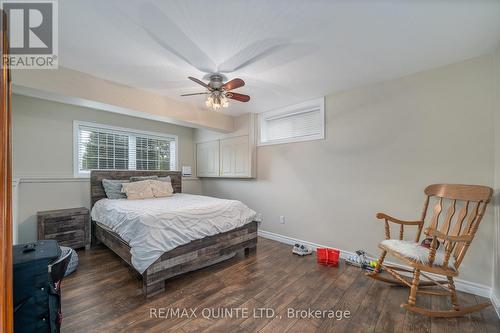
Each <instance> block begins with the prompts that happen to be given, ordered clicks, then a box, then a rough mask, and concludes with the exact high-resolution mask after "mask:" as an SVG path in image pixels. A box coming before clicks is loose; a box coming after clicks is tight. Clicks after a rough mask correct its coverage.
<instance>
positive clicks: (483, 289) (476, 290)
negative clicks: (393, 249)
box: [258, 230, 500, 313]
mask: <svg viewBox="0 0 500 333" xmlns="http://www.w3.org/2000/svg"><path fill="white" fill-rule="evenodd" d="M258 234H259V236H261V237H264V238H268V239H272V240H275V241H278V242H280V243H285V244H291V245H293V244H295V243H301V244H304V245H307V246H310V247H312V248H313V249H314V250H316V249H317V248H318V247H329V246H325V245H321V244H316V243H311V242H308V241H305V240H301V239H297V238H292V237H288V236H283V235H279V234H275V233H273V232H269V231H265V230H259V231H258ZM339 250H340V257H341V258H342V259H346V258H347V257H349V256H351V255H353V254H354V252H350V251H345V250H342V249H339ZM372 259H374V260H375V259H376V258H372ZM387 263H389V264H391V265H395V266H400V267H405V268H409V267H408V266H404V265H401V264H398V263H392V262H387ZM428 275H430V276H432V277H435V276H436V275H433V274H428ZM455 288H456V289H457V290H459V291H464V292H466V293H470V294H474V295H478V296H482V297H487V298H490V299H491V300H492V303H493V305H494V306H495V307H496V308H497V313H498V305H500V303H499V300H498V299H495V300H494V299H493V294H492V292H491V287H488V286H485V285H482V284H479V283H475V282H470V281H465V280H461V279H455ZM495 301H496V305H495Z"/></svg>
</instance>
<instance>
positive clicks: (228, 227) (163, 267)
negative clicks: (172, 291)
mask: <svg viewBox="0 0 500 333" xmlns="http://www.w3.org/2000/svg"><path fill="white" fill-rule="evenodd" d="M153 175H155V176H158V177H166V176H169V177H170V179H171V182H172V187H173V189H174V196H173V197H170V198H165V199H163V200H165V202H160V201H159V200H161V199H150V200H149V201H148V199H145V200H144V202H142V201H141V200H126V199H122V200H110V199H107V197H106V193H105V191H104V187H103V185H102V180H103V179H114V180H116V179H120V180H128V179H129V178H130V177H133V176H153ZM181 192H182V185H181V173H180V172H178V171H132V170H107V171H92V172H91V174H90V199H91V200H90V204H91V208H94V206H96V209H94V210H93V213H92V215H93V216H94V217H95V216H98V218H96V219H97V220H98V221H95V220H94V218H93V219H92V226H91V230H92V244H98V243H103V244H104V245H106V246H107V247H108V248H109V249H111V250H112V251H113V252H115V253H116V254H117V255H118V256H119V257H120V258H122V259H123V260H124V261H125V262H126V263H127V264H128V265H130V266H131V267H132V268H133V269H134V270H135V271H136V272H137V273H138V274H139V275H140V276H142V284H143V287H142V290H143V293H144V295H145V296H146V297H150V296H153V295H155V294H157V293H160V292H162V291H164V290H165V281H166V280H167V279H169V278H171V277H174V276H177V275H180V274H184V273H187V272H190V271H194V270H197V269H201V268H204V267H207V266H210V265H213V264H216V263H218V262H221V261H224V260H227V259H229V258H232V257H233V256H234V255H235V254H236V253H237V252H238V251H244V252H245V253H246V254H248V253H249V252H250V251H251V250H253V249H255V247H256V246H257V222H256V221H253V220H251V219H250V221H248V219H249V218H250V216H244V217H241V218H238V219H235V220H238V221H237V223H236V221H235V222H234V223H232V224H231V223H229V222H230V221H229V220H226V221H225V222H226V223H222V224H221V223H219V224H216V223H210V224H207V225H206V226H205V225H202V226H200V227H199V229H201V231H200V230H197V232H196V235H194V236H193V235H182V234H181V233H179V232H178V230H174V231H172V232H174V233H173V234H170V235H173V237H172V241H170V240H169V237H170V236H169V234H166V235H163V238H158V239H156V240H153V241H154V242H156V244H157V245H158V246H157V247H156V248H155V249H156V255H155V256H154V257H153V259H151V256H149V257H148V255H149V254H151V253H154V251H153V252H151V253H148V255H146V254H144V253H142V254H143V255H142V257H144V258H146V257H147V258H149V259H150V260H153V261H152V263H151V264H150V263H149V262H147V261H144V260H143V259H144V258H141V260H138V259H137V258H138V257H141V255H140V254H141V252H140V251H137V249H138V248H139V247H138V246H137V242H138V241H137V239H133V238H131V237H129V235H128V234H127V232H124V231H123V230H124V229H123V228H119V227H116V226H115V224H113V223H112V222H113V221H111V219H112V218H113V217H112V216H115V215H116V212H118V213H119V212H121V211H122V210H123V209H124V208H128V209H129V210H130V211H131V213H130V214H131V215H132V216H135V215H137V214H138V212H140V209H146V212H147V213H149V211H155V209H156V208H158V207H162V209H167V208H163V207H164V206H165V205H166V204H170V205H171V206H172V207H176V208H177V207H178V206H179V205H180V204H181V203H183V202H184V201H186V200H188V201H187V202H189V205H191V206H189V205H188V204H184V205H183V206H182V205H181V206H180V208H177V209H174V210H172V212H170V211H169V212H168V215H172V214H188V213H189V208H190V207H193V209H196V207H198V206H196V204H197V203H198V202H201V204H203V203H208V205H209V206H210V205H212V204H213V205H215V206H217V205H224V204H226V205H235V204H236V203H239V202H237V201H234V202H231V201H230V200H220V199H216V198H209V197H200V196H191V195H185V194H181ZM101 199H106V200H101ZM169 199H173V200H171V201H167V200H169ZM99 200H101V201H100V202H99V203H98V201H99ZM210 200H213V202H212V201H210ZM217 200H219V201H217ZM127 201H129V203H127ZM140 201H141V202H140ZM96 203H98V204H97V205H96ZM132 203H133V204H132ZM239 204H240V205H241V203H239ZM139 205H141V206H139ZM101 206H102V207H101ZM142 206H144V208H140V207H142ZM205 206H206V205H205ZM243 206H244V205H243ZM210 207H211V206H210ZM245 207H246V206H245ZM98 209H100V211H103V210H105V209H106V210H108V211H115V215H109V216H108V218H107V221H105V216H106V215H104V214H102V213H101V214H98V213H96V212H98ZM134 210H135V213H134ZM149 215H153V214H149ZM163 215H165V212H163ZM212 215H213V216H212V217H213V218H214V219H219V217H218V216H217V211H216V210H214V213H213V214H212ZM116 216H118V215H116ZM200 216H204V215H200ZM231 216H234V214H233V215H231V214H229V215H228V216H226V219H231V218H232V217H231ZM149 217H150V221H151V219H152V218H154V216H153V217H151V216H149ZM174 217H175V218H176V219H177V216H174ZM181 217H183V216H180V217H179V219H181ZM116 218H117V219H118V218H119V217H116ZM200 218H201V217H200ZM99 221H100V222H99ZM243 221H245V222H243ZM101 222H102V223H101ZM160 222H162V223H168V221H160V220H159V223H160ZM200 222H204V221H202V220H200ZM127 223H128V222H127ZM119 224H123V223H117V225H119ZM241 224H242V225H241ZM214 225H217V227H216V228H215V227H214ZM193 226H194V224H193ZM146 227H147V226H146ZM136 228H137V227H136ZM137 230H138V229H135V230H133V232H134V233H137ZM200 232H201V233H202V234H203V233H205V234H206V236H203V238H198V239H192V240H190V241H189V242H188V243H185V244H183V245H178V246H176V244H177V243H178V242H177V243H176V239H177V238H194V237H201V236H200ZM120 235H121V236H120ZM183 236H186V237H183ZM187 236H189V237H187ZM139 239H140V238H139ZM143 239H144V238H143ZM183 241H184V242H186V239H184V240H183ZM154 242H153V243H154ZM173 246H175V247H173ZM171 247H173V248H172V249H169V248H171ZM161 248H166V249H169V250H167V251H165V252H161V253H158V249H161ZM132 249H134V250H135V252H134V251H132V253H134V256H135V257H134V256H133V255H132V253H131V250H132ZM156 256H158V258H157V259H154V258H156Z"/></svg>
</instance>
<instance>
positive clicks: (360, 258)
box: [345, 250, 377, 271]
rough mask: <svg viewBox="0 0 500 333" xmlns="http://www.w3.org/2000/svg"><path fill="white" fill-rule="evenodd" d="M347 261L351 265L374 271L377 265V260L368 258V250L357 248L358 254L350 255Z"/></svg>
mask: <svg viewBox="0 0 500 333" xmlns="http://www.w3.org/2000/svg"><path fill="white" fill-rule="evenodd" d="M345 262H346V263H347V264H349V265H352V266H356V267H360V268H362V269H364V270H367V271H373V270H374V269H375V267H376V266H377V262H376V261H374V260H368V259H367V258H366V252H365V251H363V250H357V251H356V254H354V255H352V256H349V257H348V258H347V259H346V261H345Z"/></svg>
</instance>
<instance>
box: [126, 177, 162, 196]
mask: <svg viewBox="0 0 500 333" xmlns="http://www.w3.org/2000/svg"><path fill="white" fill-rule="evenodd" d="M149 182H150V180H141V181H139V182H132V183H124V184H122V192H123V193H125V194H126V195H127V199H150V198H154V195H153V190H152V189H151V185H150V183H149Z"/></svg>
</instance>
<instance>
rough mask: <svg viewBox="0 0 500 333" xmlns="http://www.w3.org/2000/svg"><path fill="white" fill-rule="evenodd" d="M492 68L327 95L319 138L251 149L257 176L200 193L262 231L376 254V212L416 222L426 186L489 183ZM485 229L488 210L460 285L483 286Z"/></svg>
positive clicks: (457, 68) (480, 65)
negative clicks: (254, 215) (233, 202)
mask: <svg viewBox="0 0 500 333" xmlns="http://www.w3.org/2000/svg"><path fill="white" fill-rule="evenodd" d="M491 67H492V56H484V57H481V58H476V59H473V60H470V61H466V62H463V63H459V64H454V65H450V66H446V67H442V68H437V69H434V70H430V71H426V72H422V73H418V74H415V75H410V76H407V77H403V78H400V79H396V80H391V81H387V82H381V83H377V84H372V85H368V86H364V87H360V88H357V89H353V90H350V91H347V92H343V93H338V94H333V95H330V96H327V98H326V127H327V128H326V139H325V140H321V141H312V142H303V143H292V144H282V145H273V146H263V147H259V148H258V150H257V179H256V180H222V179H204V180H203V181H202V190H203V194H205V195H212V196H218V197H226V198H234V199H238V200H241V201H243V202H245V203H246V204H247V205H248V206H250V207H251V208H253V209H255V210H256V211H258V212H261V213H262V214H263V217H264V221H263V224H262V226H261V228H262V229H263V230H266V231H269V232H273V233H277V234H281V235H284V236H289V237H293V238H298V239H302V240H305V241H309V242H313V243H317V244H323V245H327V246H331V247H336V248H340V249H343V250H348V251H352V250H356V249H366V250H368V251H369V253H370V254H373V255H377V254H378V250H377V244H378V242H379V241H380V240H382V239H383V224H382V223H380V222H379V221H377V220H376V219H375V214H376V213H377V212H379V211H383V212H387V213H390V214H391V215H394V216H396V217H400V218H402V219H415V218H418V217H419V216H420V212H421V207H422V204H423V200H424V195H423V190H424V188H425V186H426V185H428V184H432V183H438V182H445V183H469V184H482V185H488V186H493V173H494V170H493V169H494V154H493V153H494V151H493V149H494V147H493V137H494V134H493V131H494V126H493V121H492V120H493V114H492V103H491V101H492V95H493V92H492V87H493V75H492V73H491V69H492V68H491ZM331 74H332V75H334V73H331ZM280 215H284V216H285V218H286V223H285V224H280V223H279V216H280ZM493 231H494V227H493V209H492V208H490V209H489V210H488V211H487V214H486V216H485V218H484V220H483V222H482V225H481V227H480V228H479V231H478V234H477V236H476V240H475V241H474V242H473V244H472V246H471V248H470V251H469V253H468V256H467V257H466V259H465V261H464V263H463V264H462V267H461V274H460V278H461V279H465V280H468V281H472V282H476V283H479V284H482V285H486V286H491V284H492V281H491V279H492V276H491V272H492V261H493V260H492V257H491V255H490V254H491V252H492V249H493V242H494V237H493ZM485 254H487V255H485Z"/></svg>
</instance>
